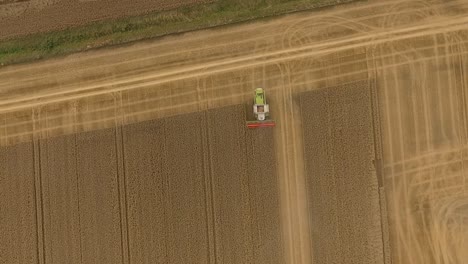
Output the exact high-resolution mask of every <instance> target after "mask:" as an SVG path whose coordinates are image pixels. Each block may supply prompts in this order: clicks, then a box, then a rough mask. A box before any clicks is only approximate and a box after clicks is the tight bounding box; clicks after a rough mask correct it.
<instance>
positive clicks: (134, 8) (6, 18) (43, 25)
mask: <svg viewBox="0 0 468 264" xmlns="http://www.w3.org/2000/svg"><path fill="white" fill-rule="evenodd" d="M206 2H212V1H210V0H189V1H172V0H156V1H148V0H118V1H117V0H99V1H73V0H55V1H50V0H32V1H8V2H4V3H1V2H0V25H1V27H0V38H4V37H12V36H18V35H28V34H33V33H39V32H47V31H55V30H62V29H65V28H69V27H74V26H78V25H83V24H88V23H93V22H96V21H101V20H106V19H117V18H121V17H127V16H136V15H142V14H146V13H149V12H152V11H162V10H168V9H173V8H178V7H181V6H186V5H192V4H200V3H206Z"/></svg>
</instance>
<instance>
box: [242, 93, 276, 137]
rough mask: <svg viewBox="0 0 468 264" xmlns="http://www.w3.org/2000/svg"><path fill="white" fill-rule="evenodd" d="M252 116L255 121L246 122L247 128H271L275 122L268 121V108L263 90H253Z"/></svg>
mask: <svg viewBox="0 0 468 264" xmlns="http://www.w3.org/2000/svg"><path fill="white" fill-rule="evenodd" d="M253 114H254V117H255V119H257V120H256V121H248V122H247V127H249V128H256V127H273V126H275V122H274V121H273V120H270V119H269V116H270V106H269V105H268V103H267V100H266V94H265V91H264V90H263V88H257V89H255V94H254V102H253Z"/></svg>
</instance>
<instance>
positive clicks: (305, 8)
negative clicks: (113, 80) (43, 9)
mask: <svg viewBox="0 0 468 264" xmlns="http://www.w3.org/2000/svg"><path fill="white" fill-rule="evenodd" d="M271 1H273V2H278V0H263V1H256V2H260V3H261V4H257V6H254V7H253V8H250V9H249V8H248V7H244V6H243V5H244V4H241V3H242V1H240V2H239V3H237V4H229V0H219V1H218V2H215V3H208V4H201V5H194V6H188V7H187V6H186V7H180V8H177V9H173V10H167V11H157V12H152V13H149V14H147V15H143V16H134V17H128V18H121V19H115V20H105V21H101V22H97V23H92V24H87V25H82V26H77V27H73V28H70V29H66V30H60V31H52V32H45V33H38V34H33V35H27V36H22V37H18V38H11V39H5V40H2V41H0V67H1V66H7V65H11V64H20V63H29V62H32V61H36V60H43V59H49V58H55V57H62V56H66V55H70V54H73V53H78V52H83V51H88V50H96V49H99V48H108V47H118V46H124V45H130V44H133V43H135V42H136V41H144V40H154V39H156V38H162V37H166V36H171V35H179V34H184V33H189V32H193V31H198V30H203V29H215V28H219V27H227V26H235V25H239V24H242V23H249V22H252V21H254V20H264V19H270V18H272V17H277V16H284V15H289V14H293V13H299V12H310V11H320V10H323V9H325V8H333V7H334V6H337V5H343V4H351V3H354V2H366V1H367V0H314V1H312V3H311V1H307V0H290V1H287V2H285V1H279V3H276V4H272V3H269V2H271Z"/></svg>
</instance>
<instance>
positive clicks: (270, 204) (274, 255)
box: [208, 106, 284, 264]
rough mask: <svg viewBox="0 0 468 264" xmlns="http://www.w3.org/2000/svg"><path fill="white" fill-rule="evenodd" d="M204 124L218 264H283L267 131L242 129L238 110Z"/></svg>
mask: <svg viewBox="0 0 468 264" xmlns="http://www.w3.org/2000/svg"><path fill="white" fill-rule="evenodd" d="M208 122H209V123H208V127H209V132H208V134H209V146H210V154H211V155H210V157H211V160H210V166H211V173H212V179H213V203H214V212H215V234H216V256H217V261H218V263H268V264H270V263H283V261H284V255H283V248H282V241H281V230H280V226H281V225H280V223H279V220H280V209H279V191H278V175H277V173H276V166H275V164H276V161H275V159H274V144H273V130H271V129H256V130H251V131H247V130H246V128H245V111H244V106H232V107H225V108H221V109H216V110H210V111H209V112H208Z"/></svg>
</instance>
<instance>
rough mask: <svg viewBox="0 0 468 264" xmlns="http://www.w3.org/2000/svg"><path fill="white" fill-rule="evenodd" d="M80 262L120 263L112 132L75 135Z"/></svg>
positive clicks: (101, 131)
mask: <svg viewBox="0 0 468 264" xmlns="http://www.w3.org/2000/svg"><path fill="white" fill-rule="evenodd" d="M76 142H77V150H76V151H77V173H78V186H79V207H80V210H79V211H80V221H81V240H82V262H83V263H96V264H100V263H121V261H122V248H121V230H120V209H119V194H118V181H117V153H116V144H115V129H107V130H99V131H95V132H90V133H83V134H78V135H77V139H76Z"/></svg>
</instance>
